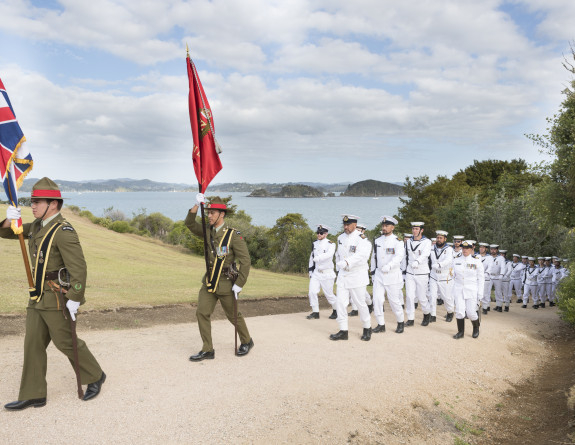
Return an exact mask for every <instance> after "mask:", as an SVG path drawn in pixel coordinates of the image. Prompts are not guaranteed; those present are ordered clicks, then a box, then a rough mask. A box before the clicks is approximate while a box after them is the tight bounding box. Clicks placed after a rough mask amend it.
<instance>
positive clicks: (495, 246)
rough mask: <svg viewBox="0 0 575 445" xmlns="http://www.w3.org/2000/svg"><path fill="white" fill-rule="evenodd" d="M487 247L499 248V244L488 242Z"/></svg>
mask: <svg viewBox="0 0 575 445" xmlns="http://www.w3.org/2000/svg"><path fill="white" fill-rule="evenodd" d="M489 248H490V249H499V244H490V245H489Z"/></svg>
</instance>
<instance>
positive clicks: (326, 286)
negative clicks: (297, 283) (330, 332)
mask: <svg viewBox="0 0 575 445" xmlns="http://www.w3.org/2000/svg"><path fill="white" fill-rule="evenodd" d="M334 282H335V278H332V279H330V280H318V279H317V278H315V277H311V278H310V280H309V294H308V295H309V305H310V306H311V310H312V312H319V302H318V300H317V296H318V294H319V291H320V289H321V290H323V293H324V294H325V298H327V301H328V303H329V304H331V307H332V308H333V309H336V308H337V304H336V301H337V300H336V298H335V294H334V293H333V283H334ZM336 310H337V309H336Z"/></svg>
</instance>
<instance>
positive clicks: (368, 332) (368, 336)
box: [361, 328, 371, 341]
mask: <svg viewBox="0 0 575 445" xmlns="http://www.w3.org/2000/svg"><path fill="white" fill-rule="evenodd" d="M361 339H362V340H363V341H370V340H371V328H363V335H362V336H361Z"/></svg>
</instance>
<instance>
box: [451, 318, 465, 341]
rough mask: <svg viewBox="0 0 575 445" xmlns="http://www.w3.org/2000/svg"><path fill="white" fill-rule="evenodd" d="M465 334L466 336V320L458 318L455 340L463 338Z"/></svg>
mask: <svg viewBox="0 0 575 445" xmlns="http://www.w3.org/2000/svg"><path fill="white" fill-rule="evenodd" d="M464 334H465V319H464V318H458V319H457V334H455V335H454V336H453V338H455V339H460V338H463V335H464Z"/></svg>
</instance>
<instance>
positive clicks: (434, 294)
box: [429, 278, 455, 317]
mask: <svg viewBox="0 0 575 445" xmlns="http://www.w3.org/2000/svg"><path fill="white" fill-rule="evenodd" d="M452 291H453V280H451V281H436V280H434V279H433V278H430V279H429V294H430V295H431V300H430V302H429V303H430V310H431V315H432V316H434V317H435V316H436V315H437V299H438V298H441V299H442V300H443V303H444V304H445V309H446V310H447V312H449V313H450V312H453V307H454V305H455V304H454V301H453V295H451V294H452Z"/></svg>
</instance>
